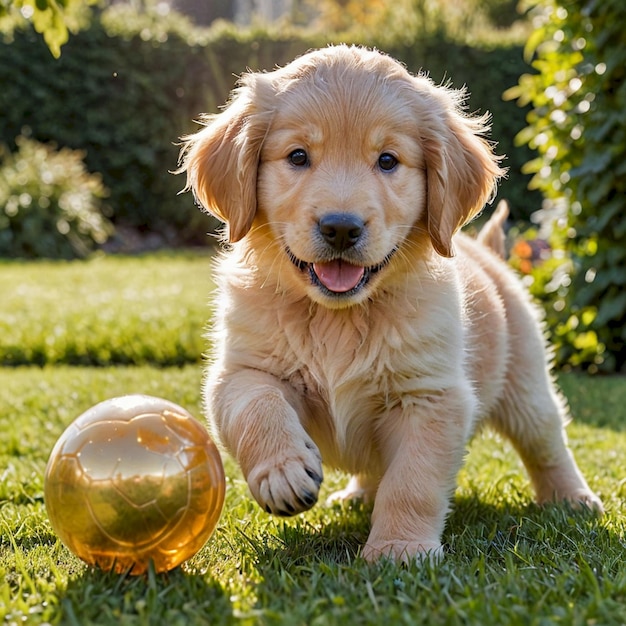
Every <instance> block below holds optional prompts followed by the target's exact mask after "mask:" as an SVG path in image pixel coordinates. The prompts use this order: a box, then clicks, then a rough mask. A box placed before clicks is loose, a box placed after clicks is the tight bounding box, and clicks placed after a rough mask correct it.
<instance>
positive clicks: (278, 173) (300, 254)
mask: <svg viewBox="0 0 626 626" xmlns="http://www.w3.org/2000/svg"><path fill="white" fill-rule="evenodd" d="M463 103H464V94H463V93H460V92H458V91H453V90H451V89H449V88H446V87H441V86H436V85H435V84H433V82H432V81H431V80H430V79H429V78H427V77H425V76H421V75H420V76H413V75H410V74H409V73H408V72H407V71H406V70H405V68H404V67H403V66H402V65H400V64H399V63H397V62H396V61H394V60H392V59H391V58H390V57H388V56H385V55H384V54H381V53H379V52H376V51H370V50H367V49H362V48H358V47H348V46H336V47H329V48H326V49H322V50H318V51H314V52H311V53H308V54H306V55H304V56H302V57H301V58H299V59H297V60H295V61H294V62H292V63H290V64H289V65H287V66H286V67H284V68H282V69H277V70H276V71H272V72H267V73H248V74H246V75H244V76H243V77H242V79H241V81H240V85H239V87H238V88H237V89H236V90H235V91H234V93H233V96H232V100H231V102H230V104H229V105H228V106H227V107H226V108H225V110H224V111H223V112H222V113H220V114H218V115H214V116H210V117H207V118H206V119H205V127H204V128H203V129H201V130H200V131H199V132H198V133H196V134H194V135H192V136H190V137H187V138H185V140H184V141H185V144H184V147H183V151H182V157H181V159H182V160H181V168H180V170H181V171H186V172H187V181H188V188H191V189H193V192H194V193H195V195H196V197H197V199H198V200H199V202H200V203H201V204H202V205H203V206H204V207H205V208H206V209H207V210H209V211H210V212H211V213H212V214H214V215H215V216H217V217H218V218H219V219H221V220H223V221H224V222H225V223H226V225H227V231H226V232H227V239H228V241H229V244H230V245H229V246H228V249H227V251H226V252H225V254H223V255H222V257H221V259H220V260H219V262H218V265H217V283H218V291H217V295H216V302H215V320H214V329H213V333H212V339H213V360H212V364H211V366H210V370H209V372H208V376H207V378H206V385H205V389H204V393H205V401H206V407H207V411H208V415H209V418H210V420H212V423H213V426H214V433H215V434H216V436H217V437H218V438H219V439H220V440H221V441H222V443H223V444H224V445H225V447H226V448H227V449H228V450H229V451H230V452H231V453H232V454H233V455H234V456H235V458H236V459H237V461H238V462H239V464H240V466H241V469H242V471H243V473H244V475H245V477H246V479H247V481H248V484H249V487H250V490H251V492H252V494H253V496H254V497H255V498H256V500H257V501H258V503H259V504H260V505H261V506H262V507H263V508H264V509H265V510H266V511H268V512H269V513H274V514H277V515H293V514H296V513H299V512H301V511H304V510H306V509H309V508H310V507H311V506H313V504H314V503H315V502H316V500H317V498H318V492H319V489H320V484H321V482H322V476H323V474H322V462H324V464H327V465H328V466H331V467H336V468H341V469H343V470H345V471H347V472H349V473H350V474H351V475H352V478H351V480H350V482H349V484H348V486H347V488H346V490H345V491H343V492H341V493H340V494H338V497H340V498H352V497H364V498H367V499H371V500H372V501H373V512H372V526H371V531H370V535H369V538H368V540H367V543H366V545H365V546H364V548H363V551H362V554H363V556H364V557H365V558H366V559H370V560H372V559H375V558H378V557H380V556H389V557H392V558H396V559H405V560H408V559H411V558H413V557H416V556H420V555H424V554H425V553H430V554H435V555H436V554H437V553H438V552H439V551H440V550H441V536H442V530H443V527H444V523H445V518H446V514H447V511H448V508H449V502H450V498H451V494H452V493H453V491H454V488H455V480H456V475H457V472H458V471H459V468H460V467H461V464H462V461H463V456H464V453H465V450H466V443H467V441H468V438H469V437H470V436H471V434H472V432H473V431H474V430H475V429H476V427H477V426H478V425H479V424H480V423H485V422H486V423H488V424H490V425H491V426H493V427H494V428H495V429H496V430H497V431H498V432H500V433H502V434H503V435H505V436H506V437H508V438H509V439H510V440H511V441H512V442H513V445H514V446H515V448H516V449H517V451H518V452H519V454H520V456H521V458H522V460H523V462H524V464H525V466H526V468H527V470H528V473H529V475H530V478H531V480H532V483H533V485H534V488H535V491H536V497H537V500H538V501H539V502H547V501H555V500H567V501H570V502H571V503H574V504H580V503H582V504H583V505H586V506H589V507H592V508H596V509H598V510H601V509H602V504H601V502H600V500H599V499H598V497H597V496H596V495H595V494H594V493H593V492H592V491H591V490H590V488H589V487H588V485H587V483H586V482H585V479H584V478H583V477H582V475H581V473H580V471H579V470H578V468H577V466H576V463H575V461H574V459H573V458H572V455H571V453H570V451H569V450H568V448H567V445H566V439H565V435H564V421H565V419H566V409H565V406H564V403H563V401H562V400H561V398H560V396H559V395H558V393H557V392H556V391H555V388H554V386H553V383H552V381H551V378H550V376H549V374H548V369H547V359H546V351H545V345H544V338H543V333H542V330H541V327H540V324H539V323H538V316H537V314H536V311H535V309H534V308H533V307H532V306H531V304H530V302H529V298H528V296H527V294H526V293H525V292H524V290H523V288H522V286H521V285H520V283H519V282H518V280H517V278H516V277H515V275H514V274H513V273H512V272H511V271H510V270H509V269H508V268H507V266H506V265H505V263H504V262H503V261H502V259H501V258H499V256H498V255H497V254H495V253H494V252H493V251H492V250H490V249H489V247H488V246H487V245H485V244H484V243H481V242H480V241H475V240H472V239H470V238H468V237H466V236H465V235H462V234H459V233H458V231H459V229H460V228H461V227H462V226H463V225H464V224H466V223H467V222H468V221H469V220H471V219H472V218H473V217H474V216H475V215H476V214H477V213H478V212H479V211H480V210H481V209H482V207H483V205H484V204H485V202H486V201H488V200H489V199H490V198H491V196H492V194H493V191H494V186H495V183H496V181H497V179H498V178H499V177H500V176H501V174H502V170H501V169H500V167H499V160H498V158H496V157H495V156H494V155H493V153H492V149H491V146H490V144H489V143H488V142H487V141H486V140H485V139H484V138H483V135H484V133H485V132H486V130H487V126H486V119H485V118H476V117H471V116H469V115H467V114H466V113H465V112H464V107H463ZM491 230H493V229H491ZM492 234H493V233H491V235H492Z"/></svg>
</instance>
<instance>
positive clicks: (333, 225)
mask: <svg viewBox="0 0 626 626" xmlns="http://www.w3.org/2000/svg"><path fill="white" fill-rule="evenodd" d="M462 105H463V94H462V93H460V92H456V91H453V90H450V89H448V88H445V87H438V86H435V85H434V84H433V83H432V81H430V79H428V78H426V77H425V76H412V75H410V74H409V73H408V72H407V71H406V70H405V69H404V67H403V66H401V65H400V64H399V63H397V62H395V61H393V60H392V59H391V58H389V57H387V56H385V55H383V54H380V53H378V52H374V51H369V50H365V49H362V48H356V47H347V46H337V47H329V48H326V49H323V50H319V51H315V52H312V53H309V54H307V55H304V56H303V57H301V58H299V59H297V60H296V61H294V62H293V63H290V64H289V65H287V66H286V67H284V68H282V69H278V70H276V71H274V72H269V73H250V74H247V75H245V76H244V77H243V78H242V80H241V83H240V86H239V87H238V89H237V90H236V91H235V92H234V95H233V99H232V101H231V103H230V105H229V106H228V107H227V108H226V109H225V111H224V112H223V113H221V114H219V115H215V116H213V117H209V118H207V119H206V127H205V128H204V129H202V130H201V131H200V132H198V133H197V134H195V135H192V136H190V137H187V138H186V139H185V145H184V148H183V153H182V155H183V156H182V166H181V171H186V172H187V184H188V188H191V189H193V191H194V193H195V195H196V197H197V198H198V200H199V201H200V202H201V203H202V205H203V206H204V207H206V208H207V209H208V210H209V211H210V212H211V213H213V214H214V215H215V216H216V217H218V218H219V219H221V220H222V221H224V222H225V223H226V224H227V228H228V232H227V236H228V239H229V240H230V241H231V242H236V241H239V240H240V239H243V238H246V240H247V241H248V242H249V244H250V245H254V238H255V233H257V232H261V231H263V232H265V233H267V232H270V233H271V240H272V242H273V245H272V246H270V247H267V242H265V243H263V245H264V246H265V247H266V249H267V253H268V254H271V255H273V260H272V262H271V263H269V264H268V267H270V266H271V267H272V268H273V270H272V271H280V272H281V273H287V274H288V275H287V276H286V277H283V282H289V284H290V285H293V286H295V288H299V289H301V290H304V291H305V292H306V293H307V295H308V296H309V297H310V298H312V299H313V300H314V301H316V302H319V303H321V304H324V305H325V306H329V307H332V308H340V307H345V306H349V305H352V304H356V303H358V302H362V301H364V300H365V299H367V298H369V297H371V296H372V293H373V292H374V291H375V290H376V286H377V285H378V284H379V283H380V282H381V281H384V280H385V274H386V273H387V272H388V271H391V266H392V265H393V263H394V260H395V257H396V256H397V255H398V256H401V255H402V252H403V250H405V251H406V250H408V249H415V247H416V246H422V247H424V245H425V242H428V241H430V244H432V248H434V250H435V251H436V252H437V253H438V254H440V255H442V256H451V255H452V237H453V235H454V233H455V232H456V231H457V230H458V229H459V228H461V227H462V226H463V225H464V224H466V223H467V222H468V221H470V220H471V219H472V218H473V217H474V216H475V215H476V214H477V213H478V212H479V211H480V210H481V209H482V207H483V205H484V204H485V202H486V201H487V200H489V199H490V196H491V195H492V193H493V191H494V187H495V183H496V181H497V179H498V177H499V176H500V175H501V174H502V171H501V170H500V168H499V166H498V159H497V157H495V156H494V155H493V153H492V150H491V147H490V146H489V144H488V143H487V142H486V141H485V139H483V138H482V135H483V133H485V132H486V130H487V129H488V128H487V125H486V120H485V118H473V117H469V116H468V115H466V114H465V113H464V112H463V106H462ZM257 227H258V228H257ZM432 248H431V249H432ZM276 255H282V257H283V259H284V260H285V261H286V263H284V264H283V263H278V264H277V263H276V262H275V261H276V259H275V257H276ZM276 268H279V270H276Z"/></svg>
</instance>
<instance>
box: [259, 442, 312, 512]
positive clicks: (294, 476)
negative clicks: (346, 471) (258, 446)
mask: <svg viewBox="0 0 626 626" xmlns="http://www.w3.org/2000/svg"><path fill="white" fill-rule="evenodd" d="M323 476H324V474H323V471H322V462H321V456H320V453H319V451H318V450H317V448H316V447H315V445H314V444H312V443H309V442H307V444H306V445H305V446H303V448H302V450H300V451H299V450H290V451H286V453H285V454H284V455H282V456H281V457H274V458H272V459H268V460H267V461H264V462H262V463H259V464H258V465H257V466H256V467H254V468H253V469H252V471H251V472H250V473H249V474H248V486H249V487H250V491H251V492H252V495H253V496H254V498H255V499H256V501H257V502H258V503H259V505H260V506H261V507H262V508H263V509H265V511H267V513H271V514H272V515H282V516H290V515H296V514H297V513H302V512H303V511H307V510H308V509H310V508H311V507H312V506H313V505H314V504H315V503H316V502H317V498H318V494H319V490H320V485H321V484H322V480H323Z"/></svg>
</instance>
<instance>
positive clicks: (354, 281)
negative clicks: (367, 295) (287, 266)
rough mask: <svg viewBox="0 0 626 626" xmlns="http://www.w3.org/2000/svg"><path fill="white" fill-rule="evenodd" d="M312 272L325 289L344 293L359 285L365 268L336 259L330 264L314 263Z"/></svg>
mask: <svg viewBox="0 0 626 626" xmlns="http://www.w3.org/2000/svg"><path fill="white" fill-rule="evenodd" d="M313 271H314V272H315V274H316V275H317V277H318V278H319V280H320V282H321V283H322V285H324V287H326V289H328V290H330V291H334V292H335V293H345V292H346V291H350V289H354V288H355V287H356V286H357V285H358V284H359V282H360V280H361V279H362V278H363V274H364V273H365V268H363V267H360V266H358V265H351V264H350V263H346V262H345V261H342V260H341V259H337V260H335V261H331V262H330V263H314V264H313Z"/></svg>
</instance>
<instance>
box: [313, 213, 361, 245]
mask: <svg viewBox="0 0 626 626" xmlns="http://www.w3.org/2000/svg"><path fill="white" fill-rule="evenodd" d="M364 226H365V224H364V223H363V220H362V219H361V218H360V217H357V216H356V215H352V214H351V213H329V214H328V215H324V217H322V218H321V219H320V221H319V229H320V233H321V234H322V237H324V239H325V240H326V242H327V243H328V244H329V245H331V246H332V247H333V248H334V249H335V250H338V251H341V250H347V249H348V248H351V247H352V246H353V245H354V244H355V243H356V242H357V241H358V240H359V239H360V237H361V235H362V234H363V228H364Z"/></svg>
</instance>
